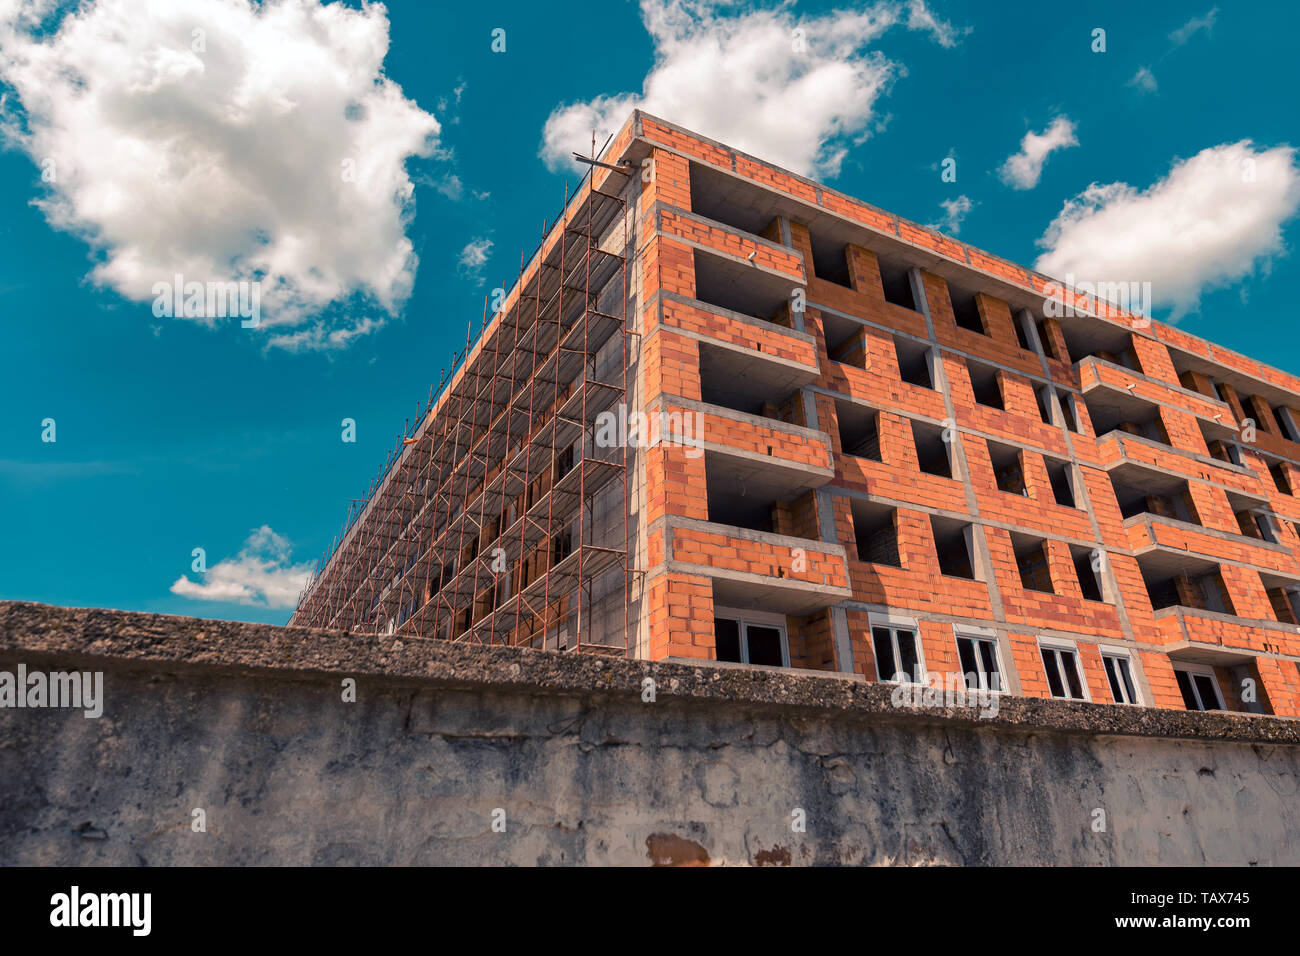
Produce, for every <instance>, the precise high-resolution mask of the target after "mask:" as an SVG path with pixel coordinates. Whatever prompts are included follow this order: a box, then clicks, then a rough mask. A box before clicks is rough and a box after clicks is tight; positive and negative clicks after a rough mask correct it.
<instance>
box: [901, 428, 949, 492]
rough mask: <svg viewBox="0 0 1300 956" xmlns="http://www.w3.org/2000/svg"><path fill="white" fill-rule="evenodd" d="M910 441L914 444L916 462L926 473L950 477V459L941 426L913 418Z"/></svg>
mask: <svg viewBox="0 0 1300 956" xmlns="http://www.w3.org/2000/svg"><path fill="white" fill-rule="evenodd" d="M911 425H912V442H913V444H915V445H916V462H917V465H918V466H919V467H920V469H921V471H923V472H925V473H926V474H927V475H938V476H939V477H940V478H951V477H952V461H951V459H950V458H949V457H948V442H946V441H944V440H943V432H944V430H943V428H941V427H940V426H938V425H931V424H929V423H927V422H918V421H915V420H913V421H912V422H911Z"/></svg>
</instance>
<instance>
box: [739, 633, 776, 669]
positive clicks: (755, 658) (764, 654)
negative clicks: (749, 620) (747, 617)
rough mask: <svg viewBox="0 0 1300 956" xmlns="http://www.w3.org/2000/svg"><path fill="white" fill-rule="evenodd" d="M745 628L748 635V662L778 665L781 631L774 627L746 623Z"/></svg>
mask: <svg viewBox="0 0 1300 956" xmlns="http://www.w3.org/2000/svg"><path fill="white" fill-rule="evenodd" d="M745 630H746V632H747V633H748V636H749V662H750V663H751V664H770V665H771V666H773V667H780V666H781V632H780V631H779V630H777V629H776V628H775V627H759V626H758V625H756V624H749V625H747V626H746V627H745Z"/></svg>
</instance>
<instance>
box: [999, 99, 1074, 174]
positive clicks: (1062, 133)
mask: <svg viewBox="0 0 1300 956" xmlns="http://www.w3.org/2000/svg"><path fill="white" fill-rule="evenodd" d="M1078 145H1079V141H1078V140H1077V139H1075V136H1074V123H1072V122H1071V121H1070V120H1069V119H1068V118H1066V117H1064V116H1058V117H1057V118H1056V119H1054V120H1052V125H1051V126H1049V127H1047V129H1045V130H1043V131H1042V132H1041V133H1035V132H1032V131H1030V132H1028V133H1026V134H1025V138H1024V139H1022V140H1021V141H1020V152H1018V153H1012V154H1011V155H1010V156H1008V157H1007V160H1006V162H1005V163H1003V164H1002V170H1001V175H1002V181H1003V182H1004V183H1006V184H1007V185H1008V186H1010V187H1011V188H1012V189H1033V188H1034V187H1035V186H1037V185H1038V180H1039V178H1040V177H1041V176H1042V175H1043V166H1044V164H1045V163H1046V162H1047V157H1048V156H1050V155H1052V153H1053V152H1055V151H1056V150H1058V149H1067V148H1069V147H1071V146H1078Z"/></svg>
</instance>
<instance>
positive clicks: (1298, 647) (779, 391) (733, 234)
mask: <svg viewBox="0 0 1300 956" xmlns="http://www.w3.org/2000/svg"><path fill="white" fill-rule="evenodd" d="M1067 299H1068V301H1066V300H1067ZM466 351H467V354H466V355H465V356H463V357H461V360H460V361H459V362H458V364H457V368H456V371H455V373H454V375H452V376H450V378H449V379H448V380H447V381H445V382H444V385H443V387H442V388H441V389H440V391H439V394H438V397H437V399H436V400H435V401H434V402H433V403H431V405H430V407H429V409H428V410H427V413H426V414H424V415H423V416H422V417H421V420H420V422H419V424H418V425H417V426H416V427H415V428H414V429H412V430H411V431H410V433H409V434H407V435H406V436H404V437H403V442H402V443H401V444H399V446H398V447H397V449H395V452H394V454H393V456H392V457H391V458H390V462H389V466H388V468H387V470H386V472H385V474H384V475H383V477H382V478H381V479H379V480H377V481H376V482H375V484H374V485H373V487H372V489H371V494H370V496H369V500H368V503H367V504H366V506H365V508H364V510H362V511H359V512H357V513H356V514H352V515H350V516H349V522H348V527H347V528H346V529H345V532H344V534H343V535H342V536H341V537H340V539H339V540H338V541H336V544H335V547H334V548H333V550H332V553H331V554H330V556H329V557H328V559H327V560H326V561H325V562H324V563H323V564H322V566H321V571H320V573H319V574H318V575H317V576H316V577H315V579H314V580H313V582H312V583H311V585H309V587H308V589H307V591H306V593H305V594H304V596H303V599H302V601H301V603H300V606H299V608H298V610H297V612H295V615H294V618H293V621H292V622H291V623H294V624H305V625H316V626H330V627H345V628H352V629H354V630H357V631H363V632H364V631H391V630H397V631H399V632H401V633H405V634H409V635H411V636H412V637H413V638H444V639H455V640H471V641H483V642H494V643H501V642H504V643H513V644H521V645H528V646H534V647H549V648H558V649H572V650H593V651H597V652H604V653H616V654H623V653H627V654H631V655H633V656H636V657H642V658H651V659H665V658H692V659H719V660H730V661H734V662H740V663H748V664H751V665H755V664H764V665H775V666H788V667H796V668H811V669H817V670H826V671H840V672H846V673H856V674H860V675H862V677H863V678H865V679H867V680H871V681H875V680H891V679H895V678H899V679H905V680H909V681H916V680H919V679H924V678H926V677H930V678H932V679H933V678H934V677H937V676H941V675H942V676H946V675H964V676H963V677H961V678H960V679H962V680H964V681H966V682H968V683H969V685H970V686H972V687H974V686H981V687H988V686H990V685H992V686H996V687H998V688H1000V689H1001V690H1003V691H1004V692H1008V693H1015V694H1024V695H1030V696H1047V695H1054V696H1061V697H1073V698H1078V699H1087V700H1092V701H1098V702H1105V703H1110V702H1113V701H1114V702H1120V703H1137V704H1143V705H1147V706H1156V707H1172V708H1183V707H1192V708H1216V707H1224V708H1227V709H1230V710H1245V711H1256V712H1264V713H1276V714H1283V715H1290V716H1300V627H1298V623H1300V619H1298V617H1297V615H1298V613H1300V599H1298V598H1297V589H1300V560H1298V556H1300V498H1297V496H1296V493H1297V492H1300V379H1297V378H1295V377H1294V376H1291V375H1288V374H1285V373H1283V372H1280V371H1277V370H1276V369H1272V368H1269V367H1268V366H1266V365H1263V364H1262V363H1259V362H1257V361H1254V360H1252V359H1249V358H1246V357H1244V356H1241V355H1238V354H1236V353H1233V352H1230V351H1227V350H1225V349H1222V348H1219V347H1217V346H1214V345H1212V344H1211V343H1209V342H1206V341H1203V340H1201V339H1198V338H1195V337H1193V336H1190V335H1187V334H1185V333H1183V332H1180V331H1178V330H1177V329H1175V328H1172V327H1169V326H1166V325H1162V324H1160V323H1155V322H1150V321H1148V320H1146V319H1144V318H1142V317H1141V316H1139V315H1136V314H1130V313H1128V312H1125V311H1123V310H1121V309H1119V308H1116V307H1114V306H1113V305H1109V304H1106V303H1103V302H1097V301H1092V300H1091V299H1088V298H1085V297H1082V296H1076V295H1075V294H1073V293H1071V292H1065V291H1062V290H1061V289H1060V288H1059V286H1057V285H1055V284H1054V283H1053V281H1052V280H1051V279H1050V278H1048V277H1044V276H1041V275H1038V274H1036V273H1033V272H1031V271H1029V270H1027V269H1024V268H1022V267H1020V266H1016V265H1013V264H1011V263H1009V262H1005V261H1003V260H1001V259H998V258H996V257H994V256H992V255H989V254H987V253H984V252H981V251H979V250H977V249H974V248H971V247H970V246H967V245H965V244H963V243H961V242H958V241H957V240H954V239H952V238H949V237H947V236H944V235H941V234H938V233H936V232H933V231H931V230H929V229H926V228H924V227H922V226H918V225H916V224H914V223H910V222H907V221H906V220H902V219H899V218H898V217H896V216H893V215H891V214H889V213H886V212H882V211H881V210H878V209H875V208H873V207H871V206H868V205H866V204H864V203H861V202H859V201H857V200H855V199H852V198H850V197H847V196H844V195H841V194H839V193H836V192H834V191H832V190H830V189H827V188H825V187H823V186H820V185H818V184H817V183H814V182H811V181H809V180H807V179H804V178H802V177H799V176H795V175H793V174H790V173H787V172H785V171H783V170H781V169H778V168H776V167H773V166H771V165H769V164H767V163H764V162H763V161H762V160H760V159H757V158H755V157H751V156H748V155H745V154H744V153H741V152H738V151H736V150H734V149H731V148H729V147H727V146H724V145H722V144H719V143H715V142H712V141H710V140H708V139H705V138H704V137H702V136H699V135H697V134H694V133H691V132H688V131H686V130H683V129H680V128H678V127H675V126H673V125H672V124H671V123H668V122H666V121H663V120H660V119H656V118H654V117H651V116H648V115H646V114H644V113H635V114H634V115H633V116H632V117H631V118H630V119H629V120H628V122H627V124H626V125H625V126H624V128H623V129H622V130H621V131H620V132H619V133H618V134H617V135H616V136H615V137H614V138H613V139H612V142H611V143H610V144H609V145H608V146H607V147H606V149H605V150H604V152H603V154H602V156H601V163H600V164H597V165H595V166H593V175H592V176H591V177H589V178H588V180H586V181H584V183H583V184H582V186H581V188H580V189H579V190H578V192H577V193H576V194H575V195H574V196H573V197H572V198H571V199H570V200H569V201H568V202H567V203H566V208H565V212H564V213H563V214H562V215H561V216H560V218H559V220H558V221H557V222H556V223H555V224H554V225H553V226H552V227H551V228H550V229H549V230H548V232H547V234H546V236H545V238H544V239H543V242H542V245H541V247H540V248H539V250H538V251H537V253H536V254H535V255H534V257H533V259H532V260H530V262H529V263H528V264H527V265H526V266H525V267H524V269H523V270H522V271H521V274H520V278H519V281H518V283H517V284H516V286H515V287H514V288H513V289H511V290H509V292H508V294H507V295H506V296H505V299H504V301H503V302H502V303H501V307H500V309H499V310H498V311H497V312H496V313H495V314H494V315H493V317H492V319H491V320H490V321H489V322H487V323H486V324H485V327H484V328H483V330H482V332H481V334H480V335H479V336H478V338H477V340H476V342H475V344H473V346H472V347H468V346H467V350H466ZM642 415H643V416H645V418H644V420H641V418H640V417H639V416H642ZM628 422H633V423H634V424H632V425H631V426H630V427H629V426H628V425H627V423H628ZM638 425H639V426H640V427H639V428H638V427H637V426H638Z"/></svg>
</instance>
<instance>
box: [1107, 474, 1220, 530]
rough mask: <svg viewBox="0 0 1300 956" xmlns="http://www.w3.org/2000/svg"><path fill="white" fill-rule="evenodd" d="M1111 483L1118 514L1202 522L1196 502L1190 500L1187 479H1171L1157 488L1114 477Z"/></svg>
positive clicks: (1191, 522) (1190, 495)
mask: <svg viewBox="0 0 1300 956" xmlns="http://www.w3.org/2000/svg"><path fill="white" fill-rule="evenodd" d="M1111 484H1112V486H1113V487H1114V489H1115V501H1116V502H1117V503H1118V504H1119V513H1120V514H1121V515H1122V516H1123V517H1125V518H1132V517H1134V516H1136V515H1140V514H1153V515H1159V516H1161V517H1162V518H1173V519H1174V520H1175V521H1185V522H1187V523H1188V524H1200V523H1201V517H1200V514H1199V513H1198V512H1197V511H1196V502H1195V501H1193V500H1192V494H1191V489H1190V488H1189V487H1188V485H1187V482H1186V481H1175V480H1172V479H1171V480H1169V481H1166V482H1165V483H1164V485H1163V486H1162V487H1161V488H1160V490H1159V491H1156V490H1155V489H1153V488H1151V487H1150V486H1148V485H1145V484H1142V483H1141V482H1127V481H1123V480H1121V479H1118V478H1116V479H1113V480H1112V481H1111Z"/></svg>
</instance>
